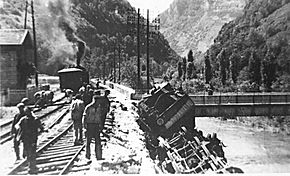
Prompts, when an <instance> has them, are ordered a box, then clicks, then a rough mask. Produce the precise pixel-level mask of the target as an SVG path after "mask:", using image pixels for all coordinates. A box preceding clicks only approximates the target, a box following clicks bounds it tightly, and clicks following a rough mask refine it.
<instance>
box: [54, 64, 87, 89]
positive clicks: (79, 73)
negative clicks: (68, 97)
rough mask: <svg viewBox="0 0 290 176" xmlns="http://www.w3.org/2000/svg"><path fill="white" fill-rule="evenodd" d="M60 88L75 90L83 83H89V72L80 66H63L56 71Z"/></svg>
mask: <svg viewBox="0 0 290 176" xmlns="http://www.w3.org/2000/svg"><path fill="white" fill-rule="evenodd" d="M58 75H59V79H60V89H61V90H62V91H64V90H65V89H71V90H73V92H77V91H78V90H79V88H80V87H81V86H82V85H84V84H89V73H88V72H87V71H86V70H85V69H82V68H77V67H75V68H65V69H62V70H59V71H58Z"/></svg>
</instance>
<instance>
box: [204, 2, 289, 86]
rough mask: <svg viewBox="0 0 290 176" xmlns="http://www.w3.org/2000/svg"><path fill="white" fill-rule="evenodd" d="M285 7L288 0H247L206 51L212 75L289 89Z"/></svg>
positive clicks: (228, 79) (286, 9) (286, 13)
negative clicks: (243, 8)
mask: <svg viewBox="0 0 290 176" xmlns="http://www.w3.org/2000/svg"><path fill="white" fill-rule="evenodd" d="M289 9H290V0H250V1H249V3H248V4H247V5H246V7H245V10H244V13H243V15H242V16H240V17H239V18H237V19H236V20H234V21H231V22H229V23H227V24H225V25H224V26H223V27H222V29H221V31H220V32H219V35H218V36H217V37H216V39H215V42H214V44H213V45H212V46H211V47H210V49H209V50H208V51H207V54H206V56H205V57H206V58H209V59H210V60H211V63H212V65H213V67H212V68H213V74H214V75H215V77H216V78H218V77H223V79H224V81H222V82H228V83H231V82H232V81H234V80H235V79H237V80H236V81H234V82H237V83H239V84H244V85H245V84H246V87H251V86H252V88H253V86H254V87H256V88H255V89H256V90H257V89H261V88H262V89H264V90H272V89H274V90H278V91H290V59H289V55H290V11H289ZM222 62H223V63H225V64H222ZM232 66H234V67H235V68H236V69H235V72H236V73H237V76H235V78H234V79H233V69H232V68H233V67H232ZM222 70H227V71H222ZM222 72H223V73H222ZM222 75H224V76H222Z"/></svg>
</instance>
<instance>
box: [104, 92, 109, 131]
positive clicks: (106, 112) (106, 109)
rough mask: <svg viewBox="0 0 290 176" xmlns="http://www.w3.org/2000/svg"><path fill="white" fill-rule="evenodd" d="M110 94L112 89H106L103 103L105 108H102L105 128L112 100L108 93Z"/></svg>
mask: <svg viewBox="0 0 290 176" xmlns="http://www.w3.org/2000/svg"><path fill="white" fill-rule="evenodd" d="M109 94H110V90H105V95H104V96H103V97H102V104H103V109H102V127H103V128H104V125H105V121H106V117H107V114H108V112H109V111H110V105H111V103H110V100H109V98H108V95H109Z"/></svg>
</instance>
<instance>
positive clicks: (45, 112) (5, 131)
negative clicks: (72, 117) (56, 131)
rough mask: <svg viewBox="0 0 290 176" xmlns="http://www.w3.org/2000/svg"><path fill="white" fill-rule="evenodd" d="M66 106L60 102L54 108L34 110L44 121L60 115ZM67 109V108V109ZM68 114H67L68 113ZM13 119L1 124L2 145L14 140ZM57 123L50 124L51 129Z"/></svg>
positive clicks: (0, 141)
mask: <svg viewBox="0 0 290 176" xmlns="http://www.w3.org/2000/svg"><path fill="white" fill-rule="evenodd" d="M65 105H66V103H65V102H59V103H57V104H54V105H52V106H47V107H46V108H45V109H35V110H33V112H34V114H35V115H36V117H38V118H39V119H41V120H42V121H44V119H46V117H48V116H50V115H52V114H54V113H58V111H61V110H62V109H63V108H64V106H65ZM65 109H67V108H65ZM66 113H67V112H66ZM12 121H13V119H9V120H7V121H4V122H3V123H2V124H0V128H1V132H0V144H4V143H5V142H7V141H9V140H11V139H12V136H11V125H12ZM56 123H57V121H54V122H50V123H49V127H50V126H53V125H54V124H56ZM46 126H47V125H46Z"/></svg>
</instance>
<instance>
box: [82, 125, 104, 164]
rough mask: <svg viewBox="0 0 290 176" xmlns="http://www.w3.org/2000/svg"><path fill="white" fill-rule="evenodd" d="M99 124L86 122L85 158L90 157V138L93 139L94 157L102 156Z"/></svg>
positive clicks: (99, 157)
mask: <svg viewBox="0 0 290 176" xmlns="http://www.w3.org/2000/svg"><path fill="white" fill-rule="evenodd" d="M100 131H101V129H100V125H99V124H96V123H88V124H87V133H86V137H87V144H86V158H88V159H90V157H91V148H90V146H91V142H92V138H94V139H95V154H96V158H97V159H98V160H99V159H101V158H102V146H101V138H100Z"/></svg>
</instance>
